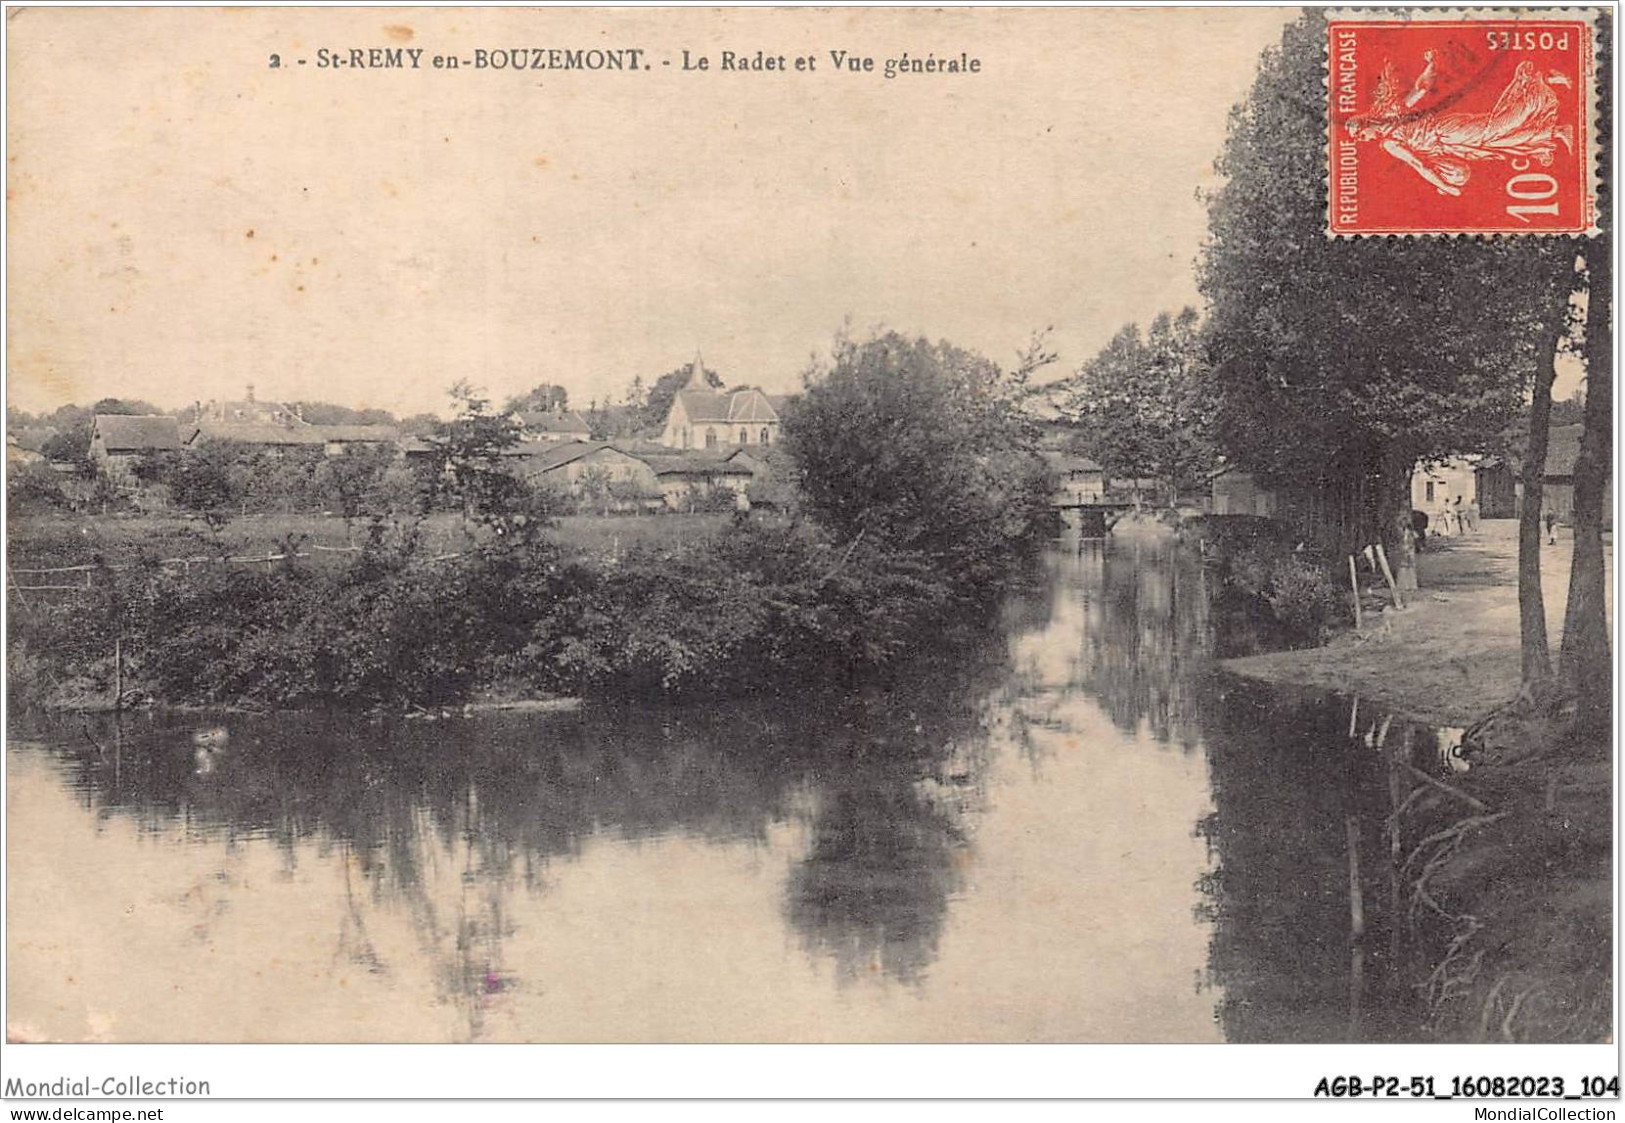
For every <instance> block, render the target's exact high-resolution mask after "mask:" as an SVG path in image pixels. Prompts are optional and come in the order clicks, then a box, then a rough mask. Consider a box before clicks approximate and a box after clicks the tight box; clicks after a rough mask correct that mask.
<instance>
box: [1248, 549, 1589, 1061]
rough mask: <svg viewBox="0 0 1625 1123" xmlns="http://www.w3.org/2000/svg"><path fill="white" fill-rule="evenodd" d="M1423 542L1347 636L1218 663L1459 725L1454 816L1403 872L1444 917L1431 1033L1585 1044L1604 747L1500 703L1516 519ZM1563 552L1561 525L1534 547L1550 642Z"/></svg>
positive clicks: (1507, 668)
mask: <svg viewBox="0 0 1625 1123" xmlns="http://www.w3.org/2000/svg"><path fill="white" fill-rule="evenodd" d="M1430 546H1431V547H1432V549H1430V550H1429V551H1428V552H1426V553H1424V554H1423V555H1422V556H1421V557H1420V558H1419V559H1418V575H1419V579H1420V581H1421V583H1422V588H1421V590H1420V591H1419V593H1418V594H1416V595H1414V597H1413V598H1412V603H1411V604H1410V606H1409V607H1407V608H1406V609H1405V610H1404V611H1403V612H1393V611H1388V612H1383V613H1381V614H1380V615H1379V616H1378V617H1377V618H1376V619H1375V620H1373V619H1371V618H1370V617H1369V616H1368V617H1367V619H1366V621H1365V625H1366V626H1365V628H1364V629H1363V630H1361V631H1359V632H1354V631H1346V632H1343V633H1340V634H1338V635H1337V636H1335V637H1334V638H1333V639H1332V640H1331V641H1330V642H1329V643H1327V644H1326V645H1325V646H1323V647H1319V648H1315V649H1311V650H1306V651H1291V652H1281V653H1274V654H1268V655H1256V656H1251V657H1248V658H1243V659H1231V660H1228V661H1226V662H1225V664H1224V666H1225V668H1226V669H1227V670H1230V671H1233V672H1235V673H1237V674H1240V675H1244V676H1247V677H1249V678H1256V679H1261V680H1266V681H1271V682H1283V683H1295V684H1302V685H1306V686H1315V687H1322V688H1327V689H1332V690H1338V691H1342V692H1345V693H1348V694H1353V695H1357V696H1359V697H1360V698H1361V699H1362V700H1369V701H1372V702H1375V703H1377V705H1379V706H1380V707H1382V708H1384V709H1388V710H1394V711H1399V712H1403V713H1407V714H1410V715H1412V716H1414V717H1417V718H1420V719H1423V720H1426V721H1431V722H1436V723H1439V724H1442V725H1459V726H1463V727H1468V728H1469V739H1470V741H1471V742H1472V743H1473V745H1474V748H1475V750H1476V751H1475V752H1474V754H1473V756H1472V767H1471V769H1470V770H1469V771H1468V772H1467V773H1466V774H1465V775H1462V776H1460V777H1457V778H1456V779H1455V780H1454V781H1453V782H1452V784H1453V786H1455V787H1456V788H1457V789H1458V790H1459V792H1460V793H1461V795H1460V797H1459V804H1460V811H1461V818H1460V819H1459V820H1457V822H1456V823H1454V824H1448V825H1446V826H1444V827H1442V828H1441V829H1442V830H1449V831H1454V832H1456V833H1455V834H1454V835H1452V836H1451V837H1449V838H1446V839H1444V840H1442V842H1441V843H1440V847H1441V848H1440V849H1439V850H1438V851H1437V853H1436V854H1435V855H1434V856H1436V857H1437V858H1438V859H1439V860H1438V862H1437V864H1432V863H1429V865H1430V866H1431V868H1430V869H1428V870H1427V872H1425V873H1422V874H1421V875H1420V876H1421V877H1422V879H1423V880H1422V883H1423V884H1425V887H1426V889H1427V893H1428V899H1429V901H1430V902H1431V903H1430V906H1429V907H1430V908H1433V909H1435V910H1436V912H1437V914H1438V916H1439V918H1440V920H1441V924H1442V929H1443V931H1442V935H1441V937H1440V946H1439V948H1438V961H1437V964H1436V970H1435V972H1434V974H1433V976H1432V977H1431V978H1430V979H1429V980H1427V983H1426V988H1425V989H1426V994H1427V996H1428V998H1429V999H1430V1002H1431V1004H1432V1008H1433V1018H1434V1022H1435V1028H1436V1031H1437V1032H1438V1034H1439V1036H1440V1037H1442V1038H1446V1039H1452V1040H1519V1041H1572V1040H1598V1039H1601V1038H1602V1037H1604V1036H1605V1035H1606V1034H1608V1033H1609V1032H1610V1030H1611V1016H1612V1014H1611V1009H1610V1006H1609V1002H1610V995H1611V993H1612V966H1613V949H1612V945H1611V932H1612V897H1613V893H1612V886H1613V878H1612V852H1613V765H1612V752H1611V745H1609V744H1607V743H1605V742H1604V743H1597V740H1596V738H1594V737H1592V738H1586V737H1583V736H1579V735H1576V734H1575V733H1574V732H1573V731H1572V730H1571V729H1570V728H1569V727H1568V726H1567V724H1566V723H1565V722H1564V720H1563V716H1562V715H1561V714H1559V715H1556V716H1546V715H1533V716H1526V715H1521V714H1518V713H1516V712H1515V711H1513V710H1511V709H1509V708H1507V704H1508V703H1509V702H1511V701H1512V700H1513V699H1514V698H1515V697H1516V695H1517V693H1518V686H1519V648H1518V588H1517V533H1516V526H1515V524H1513V523H1511V522H1509V521H1508V522H1490V523H1486V524H1485V526H1484V529H1483V530H1482V531H1481V532H1480V533H1478V534H1477V535H1472V536H1469V537H1466V538H1447V539H1444V540H1442V541H1438V542H1433V543H1430ZM1570 558H1571V549H1570V545H1569V542H1568V538H1567V534H1566V533H1563V534H1561V535H1560V541H1559V543H1558V544H1557V545H1552V546H1547V547H1545V552H1544V554H1543V556H1542V559H1541V560H1542V585H1543V592H1544V596H1545V604H1546V614H1547V622H1548V629H1549V632H1550V636H1551V643H1552V646H1553V649H1554V651H1555V650H1556V648H1557V646H1558V644H1559V643H1560V642H1561V636H1562V617H1563V611H1564V604H1565V597H1566V594H1567V587H1568V574H1569V562H1570ZM1611 610H1612V601H1611V599H1610V611H1611ZM1413 872H1416V871H1413Z"/></svg>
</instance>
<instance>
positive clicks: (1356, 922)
mask: <svg viewBox="0 0 1625 1123" xmlns="http://www.w3.org/2000/svg"><path fill="white" fill-rule="evenodd" d="M1343 825H1344V830H1345V831H1346V833H1347V835H1348V848H1349V1035H1350V1036H1351V1037H1353V1038H1354V1039H1355V1040H1356V1041H1358V1040H1359V1039H1360V1022H1361V1017H1360V999H1361V992H1362V991H1363V990H1364V989H1365V945H1364V944H1363V942H1362V941H1363V940H1364V938H1365V895H1364V894H1363V893H1362V892H1361V889H1360V820H1359V818H1358V817H1357V816H1354V815H1349V816H1347V817H1346V818H1345V819H1344V820H1343Z"/></svg>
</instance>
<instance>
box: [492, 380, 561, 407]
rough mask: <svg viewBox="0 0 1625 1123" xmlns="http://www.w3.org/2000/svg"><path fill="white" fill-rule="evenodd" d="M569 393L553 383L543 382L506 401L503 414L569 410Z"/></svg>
mask: <svg viewBox="0 0 1625 1123" xmlns="http://www.w3.org/2000/svg"><path fill="white" fill-rule="evenodd" d="M569 408H570V391H568V390H566V389H565V388H564V387H563V386H560V385H558V384H557V383H555V382H543V383H541V384H540V385H539V386H535V387H532V388H531V390H530V391H529V392H528V393H524V394H516V395H515V396H514V397H511V398H509V399H508V404H507V405H506V406H505V407H504V408H503V412H504V413H546V412H547V411H548V410H552V409H569Z"/></svg>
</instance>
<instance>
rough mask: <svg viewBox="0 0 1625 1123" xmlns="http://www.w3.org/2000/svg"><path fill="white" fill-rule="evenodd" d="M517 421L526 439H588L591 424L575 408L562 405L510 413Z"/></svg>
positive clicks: (589, 438)
mask: <svg viewBox="0 0 1625 1123" xmlns="http://www.w3.org/2000/svg"><path fill="white" fill-rule="evenodd" d="M512 417H513V419H514V420H515V421H517V422H518V423H519V427H520V431H521V432H522V433H523V434H524V437H525V439H526V440H531V441H589V440H591V439H592V426H591V425H588V424H587V419H586V418H584V417H582V416H581V414H579V413H577V412H576V411H575V410H573V409H570V410H567V409H565V408H564V407H563V406H555V407H554V408H552V409H538V410H524V411H522V412H520V413H516V414H513V415H512Z"/></svg>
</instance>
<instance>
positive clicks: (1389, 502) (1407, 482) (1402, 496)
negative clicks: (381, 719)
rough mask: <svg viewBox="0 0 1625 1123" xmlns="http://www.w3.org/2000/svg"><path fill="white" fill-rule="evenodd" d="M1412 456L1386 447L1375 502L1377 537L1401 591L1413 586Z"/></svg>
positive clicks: (1414, 537)
mask: <svg viewBox="0 0 1625 1123" xmlns="http://www.w3.org/2000/svg"><path fill="white" fill-rule="evenodd" d="M1415 467H1416V457H1415V456H1413V455H1412V454H1411V453H1410V452H1409V451H1407V450H1405V449H1399V448H1389V449H1386V450H1385V451H1384V453H1383V457H1382V475H1381V479H1380V481H1379V488H1380V490H1379V492H1378V497H1377V502H1378V504H1379V506H1378V510H1377V519H1378V523H1377V527H1378V539H1377V540H1378V541H1379V542H1381V543H1382V544H1383V552H1384V553H1385V554H1387V555H1388V563H1389V566H1390V568H1392V569H1393V571H1394V584H1395V585H1398V586H1399V591H1400V592H1401V593H1409V592H1414V591H1415V590H1416V536H1415V534H1414V533H1412V531H1411V472H1412V471H1413V470H1415Z"/></svg>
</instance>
